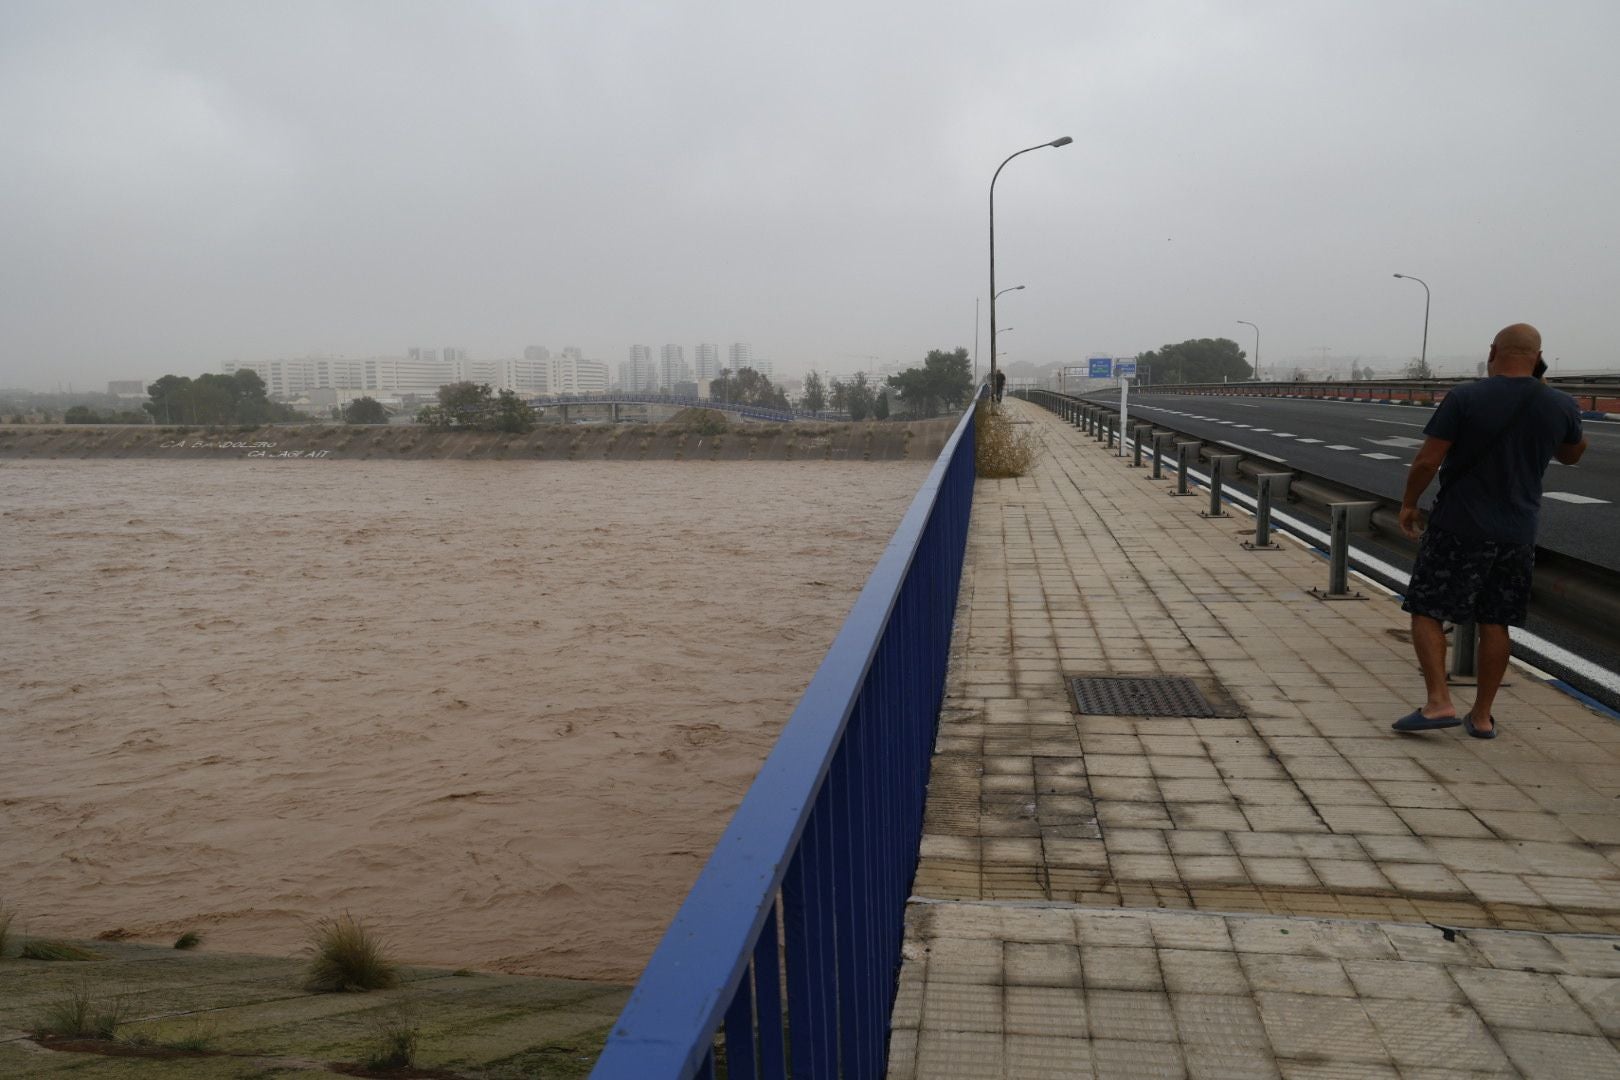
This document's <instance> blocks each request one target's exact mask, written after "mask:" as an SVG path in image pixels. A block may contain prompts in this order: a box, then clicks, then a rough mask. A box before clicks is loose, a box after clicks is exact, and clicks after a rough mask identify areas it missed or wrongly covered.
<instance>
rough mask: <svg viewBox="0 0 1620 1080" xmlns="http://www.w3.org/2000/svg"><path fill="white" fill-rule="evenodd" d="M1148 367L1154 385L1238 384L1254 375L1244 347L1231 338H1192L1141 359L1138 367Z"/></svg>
mask: <svg viewBox="0 0 1620 1080" xmlns="http://www.w3.org/2000/svg"><path fill="white" fill-rule="evenodd" d="M1143 365H1147V366H1148V367H1149V368H1150V369H1151V371H1152V372H1153V382H1154V383H1155V384H1159V383H1218V382H1223V381H1233V382H1236V381H1238V380H1241V379H1247V378H1249V376H1250V375H1252V374H1253V369H1252V368H1251V367H1249V362H1248V360H1247V358H1246V354H1245V353H1244V352H1243V349H1242V347H1240V346H1239V345H1238V343H1237V342H1235V341H1232V340H1230V339H1229V338H1189V339H1188V340H1186V341H1183V342H1182V343H1181V344H1179V345H1165V346H1163V347H1161V348H1159V349H1157V350H1155V351H1151V352H1145V353H1143V354H1141V356H1139V357H1137V368H1138V370H1140V369H1141V367H1142V366H1143Z"/></svg>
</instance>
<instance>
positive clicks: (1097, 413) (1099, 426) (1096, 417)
mask: <svg viewBox="0 0 1620 1080" xmlns="http://www.w3.org/2000/svg"><path fill="white" fill-rule="evenodd" d="M1091 437H1092V438H1093V439H1096V440H1097V441H1098V442H1102V438H1103V411H1102V409H1101V408H1100V407H1099V408H1093V409H1092V410H1091Z"/></svg>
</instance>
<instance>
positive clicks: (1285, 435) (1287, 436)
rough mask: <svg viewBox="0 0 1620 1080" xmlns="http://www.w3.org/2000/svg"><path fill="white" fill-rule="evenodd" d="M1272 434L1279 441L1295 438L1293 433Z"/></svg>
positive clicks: (1274, 432)
mask: <svg viewBox="0 0 1620 1080" xmlns="http://www.w3.org/2000/svg"><path fill="white" fill-rule="evenodd" d="M1271 434H1272V435H1274V436H1276V437H1277V438H1279V439H1292V438H1293V437H1294V433H1293V432H1292V431H1273V432H1272V433H1271Z"/></svg>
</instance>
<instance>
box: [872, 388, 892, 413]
mask: <svg viewBox="0 0 1620 1080" xmlns="http://www.w3.org/2000/svg"><path fill="white" fill-rule="evenodd" d="M872 418H873V419H875V420H887V419H888V418H889V392H888V391H887V390H884V391H883V392H882V393H880V394H878V396H877V400H875V401H873V402H872Z"/></svg>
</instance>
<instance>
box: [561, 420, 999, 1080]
mask: <svg viewBox="0 0 1620 1080" xmlns="http://www.w3.org/2000/svg"><path fill="white" fill-rule="evenodd" d="M973 453H974V442H973V410H972V409H971V408H970V409H969V410H968V411H967V413H966V414H965V415H964V416H963V418H962V420H961V422H960V423H959V424H957V426H956V431H955V432H954V433H953V434H952V436H951V438H950V441H949V442H948V443H947V444H946V446H945V449H944V451H943V452H942V453H941V454H940V456H939V460H938V461H936V462H935V463H934V467H933V469H932V471H930V472H929V474H928V479H927V480H926V481H925V482H924V483H923V486H922V489H921V490H920V491H919V492H918V493H917V497H916V498H915V499H914V500H913V501H912V504H911V508H910V509H909V510H908V511H907V512H906V516H905V517H904V518H903V519H902V520H901V522H900V527H899V528H898V529H897V530H896V531H895V534H894V538H893V539H892V540H890V542H889V546H888V548H887V549H886V550H885V551H884V553H883V557H882V558H881V559H880V560H879V561H878V564H877V566H876V568H875V569H873V571H872V574H871V576H870V577H869V578H868V579H867V582H866V587H865V588H864V589H862V590H861V594H860V596H859V597H857V598H856V601H855V605H854V607H853V608H852V609H851V610H850V613H849V617H848V618H847V619H846V620H845V621H844V625H843V628H842V629H841V630H840V631H839V633H838V636H837V637H836V638H835V639H834V640H833V643H832V647H831V648H829V649H828V650H827V655H826V658H825V659H823V660H822V662H821V666H820V668H818V669H817V671H816V674H815V677H814V678H812V679H811V680H810V685H809V686H808V687H807V688H806V689H805V692H804V696H803V697H802V698H801V699H800V700H799V704H798V707H797V708H795V709H794V711H793V715H792V716H791V717H790V718H789V719H788V722H787V725H786V726H785V727H784V728H783V729H782V734H781V737H780V738H778V739H777V742H776V745H775V747H773V748H772V750H771V753H770V755H769V756H768V757H767V758H766V759H765V763H764V764H763V765H762V766H761V767H760V770H759V775H758V776H757V777H756V778H755V779H754V783H753V785H752V786H751V787H750V788H749V790H748V794H747V795H746V796H745V797H744V798H743V801H742V804H741V805H740V806H739V807H738V808H737V812H736V814H735V815H734V816H733V817H732V819H731V824H730V825H729V826H727V828H726V831H725V834H724V835H723V836H722V837H721V838H720V842H719V843H718V844H717V845H715V850H714V853H713V855H711V856H710V857H709V862H708V864H707V865H706V866H705V867H704V869H703V873H702V874H701V875H700V876H699V877H698V879H697V882H696V883H695V884H694V885H693V886H692V891H691V892H690V893H688V894H687V897H686V901H685V903H683V904H682V905H681V909H680V911H678V912H677V913H676V915H675V919H674V921H673V922H672V923H671V924H670V927H669V929H668V930H667V931H666V932H665V934H664V938H663V940H662V941H661V942H660V943H659V946H658V949H657V950H656V951H655V952H654V953H653V956H652V959H651V960H650V961H649V962H648V964H647V967H646V970H645V971H644V972H643V973H642V976H641V980H640V982H638V983H637V984H636V988H635V992H634V993H633V994H632V995H631V997H630V1001H629V1003H628V1004H626V1005H625V1008H624V1012H623V1013H622V1014H620V1016H619V1019H618V1022H617V1023H616V1024H615V1025H614V1028H613V1032H612V1034H611V1035H610V1036H609V1038H608V1042H607V1046H606V1047H605V1048H604V1049H603V1051H602V1056H601V1057H600V1058H599V1059H598V1060H597V1063H596V1068H595V1069H594V1071H592V1073H591V1076H592V1077H593V1078H594V1080H666V1078H667V1080H686V1078H688V1077H693V1076H701V1077H706V1078H712V1077H713V1076H714V1075H715V1067H716V1055H717V1042H718V1043H719V1044H720V1045H721V1046H722V1047H723V1049H719V1051H718V1052H719V1053H720V1055H721V1056H722V1058H723V1061H724V1068H725V1070H726V1073H727V1075H728V1076H729V1078H730V1080H755V1078H756V1077H758V1078H762V1080H772V1078H779V1077H787V1076H792V1077H794V1078H796V1080H809V1078H815V1080H821V1078H824V1077H827V1078H831V1077H840V1076H843V1077H879V1076H882V1075H883V1072H884V1068H885V1064H886V1058H887V1053H888V1031H889V1012H890V1008H891V1006H892V1003H893V1000H894V993H895V984H896V982H895V981H896V977H897V974H898V972H899V968H900V946H901V939H902V935H903V930H904V925H903V924H904V918H905V903H906V897H907V895H909V893H910V890H911V881H912V877H913V875H914V874H915V872H916V867H917V845H918V840H919V838H920V836H921V833H922V816H923V804H924V800H925V796H926V792H927V786H928V768H929V761H930V756H931V754H932V751H933V743H934V732H935V727H936V724H937V721H938V716H939V707H940V703H941V701H942V700H943V696H944V690H945V668H946V660H947V656H948V654H949V651H950V642H951V623H952V619H953V618H954V615H955V611H956V594H957V587H958V585H959V584H960V581H961V575H962V559H963V555H964V553H965V550H966V547H967V529H968V514H969V511H970V510H971V508H972V505H973V480H974V457H973ZM722 1030H723V1038H718V1036H720V1033H721V1032H722Z"/></svg>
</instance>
